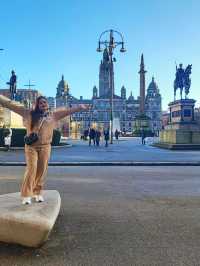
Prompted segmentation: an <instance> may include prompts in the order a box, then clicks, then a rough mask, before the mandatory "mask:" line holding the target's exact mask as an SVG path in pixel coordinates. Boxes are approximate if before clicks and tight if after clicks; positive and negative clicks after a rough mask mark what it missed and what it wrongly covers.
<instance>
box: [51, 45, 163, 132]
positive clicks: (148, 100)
mask: <svg viewBox="0 0 200 266" xmlns="http://www.w3.org/2000/svg"><path fill="white" fill-rule="evenodd" d="M141 67H143V68H144V62H143V56H142V57H141V65H140V68H141ZM111 71H113V69H112V64H111V62H110V61H109V56H108V51H107V49H105V50H104V52H103V59H102V61H101V63H100V67H99V88H97V87H96V86H94V87H93V89H92V92H91V99H84V98H83V96H80V98H79V99H77V98H76V97H74V96H73V94H72V92H70V89H69V86H68V84H67V83H66V81H65V80H64V76H62V79H61V81H60V82H59V83H58V86H57V93H56V107H60V106H68V107H73V106H77V105H79V104H86V105H89V106H90V108H89V110H88V111H84V112H80V113H75V114H73V115H71V117H70V119H69V121H68V122H69V124H66V123H65V124H63V125H61V127H62V130H64V131H68V132H69V134H70V135H72V136H74V137H79V136H80V135H82V134H83V131H84V130H85V129H88V128H89V127H93V128H98V129H100V130H103V129H105V128H109V127H110V119H111V106H113V132H114V131H115V130H116V129H117V130H119V131H121V132H124V133H127V134H130V133H132V132H134V120H135V117H136V116H138V115H139V114H140V108H139V107H140V99H141V96H138V97H137V98H135V97H134V96H133V94H132V92H131V94H130V96H128V97H127V94H126V88H125V87H124V86H122V87H121V93H120V95H117V94H116V93H115V90H114V78H113V81H112V82H113V86H112V88H113V97H112V95H111V94H112V90H111V86H110V76H111V75H110V74H111ZM139 73H140V72H139ZM112 76H113V77H114V73H112ZM143 95H145V99H144V101H145V114H146V115H147V116H148V117H149V118H150V127H151V130H152V131H153V132H157V131H158V130H160V129H161V116H162V111H161V95H160V92H159V89H158V86H157V84H156V82H155V80H154V78H152V81H151V83H150V84H149V86H148V88H147V92H146V93H144V94H143ZM111 98H112V101H111ZM111 102H113V104H111ZM67 135H68V134H67Z"/></svg>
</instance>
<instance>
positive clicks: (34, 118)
mask: <svg viewBox="0 0 200 266" xmlns="http://www.w3.org/2000/svg"><path fill="white" fill-rule="evenodd" d="M41 99H44V100H45V101H47V98H46V97H44V96H39V97H37V99H36V103H35V108H34V110H32V111H31V129H33V127H34V126H35V125H36V124H37V122H38V121H39V120H40V117H41V111H40V109H39V102H40V100H41Z"/></svg>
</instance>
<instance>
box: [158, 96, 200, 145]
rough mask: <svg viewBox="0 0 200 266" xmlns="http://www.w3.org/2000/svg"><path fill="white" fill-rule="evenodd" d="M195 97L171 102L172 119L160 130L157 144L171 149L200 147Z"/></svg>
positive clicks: (199, 128) (199, 129) (199, 130)
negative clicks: (195, 113) (195, 114)
mask: <svg viewBox="0 0 200 266" xmlns="http://www.w3.org/2000/svg"><path fill="white" fill-rule="evenodd" d="M194 105H195V100H193V99H181V100H176V101H174V102H171V103H169V110H170V119H169V124H168V125H167V126H166V127H165V129H164V130H162V131H160V141H159V143H157V144H156V146H160V147H163V148H169V149H200V127H199V125H198V124H197V122H196V121H195V117H194Z"/></svg>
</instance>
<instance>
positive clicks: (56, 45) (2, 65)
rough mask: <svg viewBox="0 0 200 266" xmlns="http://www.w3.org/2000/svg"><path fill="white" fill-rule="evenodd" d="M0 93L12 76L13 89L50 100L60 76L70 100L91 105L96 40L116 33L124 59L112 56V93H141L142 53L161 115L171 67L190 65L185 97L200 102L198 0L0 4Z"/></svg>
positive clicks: (29, 0) (168, 96) (169, 93)
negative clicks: (28, 89) (31, 87)
mask: <svg viewBox="0 0 200 266" xmlns="http://www.w3.org/2000/svg"><path fill="white" fill-rule="evenodd" d="M0 8H1V9H0V25H1V26H0V48H4V49H5V50H4V51H2V52H1V51H0V88H5V87H6V85H5V82H6V81H8V79H9V77H10V71H11V70H12V69H14V70H15V71H16V74H17V76H18V88H24V87H23V86H24V84H27V83H28V80H29V79H30V80H31V82H32V83H34V84H35V85H36V87H35V88H37V89H38V90H40V91H41V92H42V93H43V94H44V95H47V96H55V94H56V87H57V84H58V81H59V80H60V78H61V75H62V74H64V76H65V79H66V81H67V82H68V84H69V86H70V89H71V93H72V94H73V95H74V96H76V97H79V96H80V95H82V96H84V98H91V96H92V88H93V86H94V85H97V87H98V75H99V63H100V60H101V57H102V54H100V53H97V52H96V48H97V42H98V38H99V35H100V33H101V32H102V31H104V30H107V29H111V28H112V29H115V30H118V31H120V32H122V34H123V35H124V40H125V46H126V49H127V52H126V53H124V54H121V53H120V52H119V50H117V49H116V51H115V57H116V59H117V62H116V63H115V91H116V93H117V94H120V88H121V87H122V85H124V86H125V87H126V88H127V94H128V95H129V94H130V91H132V92H133V95H134V96H135V97H137V96H138V94H139V75H138V70H139V64H140V56H141V53H144V60H145V66H146V70H147V71H148V72H147V75H146V84H147V85H148V84H149V82H150V81H151V77H152V76H154V77H155V80H156V82H157V84H158V86H159V89H160V92H161V94H162V100H163V109H167V104H168V103H169V102H170V101H171V100H173V80H174V77H175V61H176V62H177V64H178V63H183V65H184V66H186V65H187V64H192V65H193V69H192V75H191V79H192V85H191V93H190V94H189V96H190V97H191V98H192V97H193V98H195V99H196V100H197V103H198V104H199V103H200V93H199V90H200V71H199V69H200V48H199V44H200V30H199V27H200V15H199V10H200V1H199V0H190V1H188V0H166V1H162V0H141V1H138V0H137V1H136V0H124V1H118V0H109V1H108V0H99V1H97V0H84V1H81V0H55V1H53V0H10V1H6V0H2V1H1V6H0Z"/></svg>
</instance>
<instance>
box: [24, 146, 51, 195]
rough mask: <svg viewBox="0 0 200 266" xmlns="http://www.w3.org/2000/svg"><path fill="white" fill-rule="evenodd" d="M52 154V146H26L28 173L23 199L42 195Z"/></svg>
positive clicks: (25, 178)
mask: <svg viewBox="0 0 200 266" xmlns="http://www.w3.org/2000/svg"><path fill="white" fill-rule="evenodd" d="M50 153H51V145H44V146H38V147H31V146H28V145H26V146H25V157H26V171H25V174H24V181H23V183H22V186H21V196H22V197H32V196H33V195H39V194H40V193H41V190H42V188H43V185H44V176H45V174H46V171H47V167H48V161H49V157H50Z"/></svg>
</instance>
